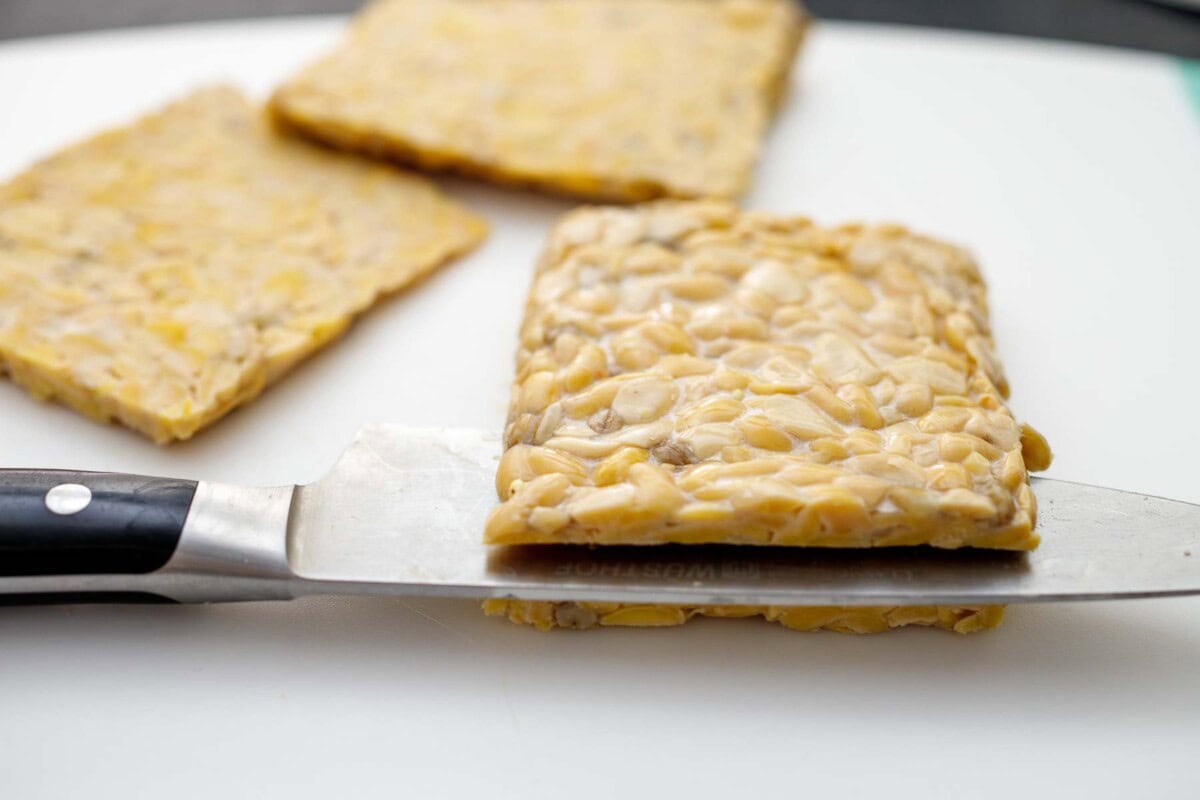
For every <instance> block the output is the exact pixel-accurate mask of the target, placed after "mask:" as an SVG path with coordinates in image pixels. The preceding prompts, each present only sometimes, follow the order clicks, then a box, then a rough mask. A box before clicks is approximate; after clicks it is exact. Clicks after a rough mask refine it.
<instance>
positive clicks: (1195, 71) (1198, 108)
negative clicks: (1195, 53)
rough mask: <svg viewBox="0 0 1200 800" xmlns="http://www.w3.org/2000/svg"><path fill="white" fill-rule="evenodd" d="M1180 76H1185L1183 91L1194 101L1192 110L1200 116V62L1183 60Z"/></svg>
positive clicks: (1181, 60)
mask: <svg viewBox="0 0 1200 800" xmlns="http://www.w3.org/2000/svg"><path fill="white" fill-rule="evenodd" d="M1179 74H1180V75H1182V76H1183V91H1184V92H1185V93H1186V94H1187V96H1188V97H1189V98H1190V99H1191V101H1192V109H1193V110H1195V112H1196V113H1197V114H1200V61H1194V60H1191V59H1185V58H1181V59H1180V60H1179Z"/></svg>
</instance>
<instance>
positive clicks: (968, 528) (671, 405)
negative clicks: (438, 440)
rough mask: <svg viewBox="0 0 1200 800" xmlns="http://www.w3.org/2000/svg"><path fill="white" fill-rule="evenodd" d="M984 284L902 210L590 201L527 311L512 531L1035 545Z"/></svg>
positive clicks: (516, 400)
mask: <svg viewBox="0 0 1200 800" xmlns="http://www.w3.org/2000/svg"><path fill="white" fill-rule="evenodd" d="M1006 391H1007V385H1006V382H1005V379H1004V376H1003V373H1002V371H1001V367H1000V363H999V361H998V360H997V359H996V356H995V354H994V352H993V343H992V338H991V335H990V332H989V327H988V315H987V307H986V302H985V290H984V284H983V280H982V278H981V277H980V274H979V271H978V269H977V268H976V266H975V263H974V262H973V261H972V259H971V258H970V257H969V256H968V254H967V253H965V252H964V251H963V250H961V249H958V248H956V247H952V246H950V245H947V244H943V243H940V242H937V241H935V240H932V239H929V238H926V237H922V236H917V235H915V234H912V233H909V232H907V231H905V230H904V229H902V228H899V227H895V226H873V227H872V226H860V225H846V226H841V227H835V228H822V227H818V226H815V225H813V224H811V223H809V222H808V221H806V220H803V219H796V218H784V217H774V216H769V215H765V214H759V213H741V212H739V211H738V210H737V209H736V208H734V207H733V206H732V205H729V204H726V203H722V202H696V203H677V202H660V203H654V204H648V205H644V206H641V207H636V208H628V209H621V208H587V209H581V210H578V211H575V212H573V213H571V214H569V215H567V216H566V217H565V218H564V219H563V220H562V221H561V223H560V224H559V225H558V226H557V227H556V228H555V229H554V231H553V232H552V234H551V235H550V238H549V243H548V245H547V247H546V249H545V252H544V254H543V256H542V259H541V263H540V264H539V266H538V269H537V275H536V277H535V280H534V283H533V287H532V290H531V292H530V297H529V302H528V306H527V309H526V315H525V320H524V323H523V325H522V328H521V336H520V349H519V352H518V355H517V377H516V382H515V384H514V388H513V393H512V401H511V405H510V411H509V418H508V424H507V428H506V432H505V439H506V446H507V448H508V449H507V450H506V452H505V454H504V456H503V458H502V460H501V463H500V466H499V470H498V474H497V490H498V492H499V495H500V498H501V500H502V501H503V502H502V503H501V505H500V506H499V507H498V508H497V509H496V510H495V511H494V512H493V514H492V515H491V517H490V518H489V520H488V525H487V530H486V538H487V541H488V542H491V543H496V544H534V543H568V542H569V543H589V544H653V543H665V542H677V543H726V544H757V545H789V546H825V547H878V546H888V545H917V544H928V545H934V546H937V547H946V548H954V547H963V546H973V547H992V548H1004V549H1013V550H1022V549H1030V548H1033V547H1035V546H1036V545H1037V541H1038V539H1037V535H1036V534H1035V533H1034V531H1033V527H1034V517H1035V502H1034V497H1033V493H1032V491H1031V490H1030V487H1029V482H1028V476H1027V472H1026V470H1027V467H1028V468H1030V469H1038V468H1044V467H1045V466H1046V465H1047V464H1048V461H1049V450H1048V449H1047V448H1046V446H1045V441H1044V440H1043V439H1041V437H1040V436H1038V435H1037V434H1036V433H1034V432H1033V431H1032V430H1030V429H1028V428H1023V427H1022V426H1020V425H1018V424H1017V422H1016V421H1015V420H1014V419H1013V417H1012V415H1011V414H1010V413H1009V411H1008V409H1007V408H1006V407H1005V405H1004V402H1003V398H1004V396H1005V394H1006Z"/></svg>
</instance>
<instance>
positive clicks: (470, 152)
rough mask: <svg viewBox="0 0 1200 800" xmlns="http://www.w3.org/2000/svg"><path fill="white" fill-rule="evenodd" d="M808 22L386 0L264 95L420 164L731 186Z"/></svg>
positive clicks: (764, 11) (547, 185)
mask: <svg viewBox="0 0 1200 800" xmlns="http://www.w3.org/2000/svg"><path fill="white" fill-rule="evenodd" d="M804 27H805V17H804V13H803V11H802V9H801V8H800V5H799V3H797V2H795V0H570V2H544V0H436V1H434V2H430V0H385V1H384V2H377V3H374V4H372V5H371V6H369V7H368V8H367V9H366V10H365V11H364V12H363V13H362V14H360V15H359V16H358V17H357V18H356V19H355V21H354V23H353V25H352V26H351V29H350V31H349V33H348V35H347V36H346V38H345V40H344V41H343V42H342V44H341V45H340V46H339V47H338V48H337V49H335V50H334V51H333V52H332V53H330V54H329V55H327V56H326V57H324V58H322V59H321V60H319V61H317V62H316V63H314V64H312V65H310V66H309V67H307V68H306V69H304V70H302V71H301V72H300V73H299V74H297V75H296V76H294V77H293V78H292V79H290V80H289V81H287V82H286V83H285V84H284V85H283V86H281V87H280V88H279V89H278V90H277V91H276V92H275V95H274V97H273V98H272V101H271V107H272V108H273V109H274V110H275V112H276V113H277V114H278V115H279V117H280V118H281V119H282V120H284V121H285V122H286V123H287V124H288V125H290V126H292V127H294V128H295V129H296V130H298V131H300V132H302V133H304V134H306V135H309V136H312V137H314V138H316V139H319V140H321V141H324V142H326V143H328V144H331V145H333V146H336V147H340V148H344V149H348V150H353V151H357V152H361V153H366V154H369V155H373V156H378V157H385V158H393V159H397V160H400V161H404V162H407V163H413V164H417V165H419V166H421V167H422V168H425V169H451V170H455V171H458V172H463V173H467V174H471V175H475V176H478V177H482V178H485V179H488V180H492V181H497V182H501V183H515V184H520V185H531V186H535V187H538V188H541V189H544V190H548V191H551V192H555V193H561V194H567V195H572V196H576V197H584V198H588V199H594V200H617V201H629V200H644V199H649V198H652V197H659V196H670V197H708V196H719V197H736V196H737V195H739V194H741V193H742V192H743V191H744V190H745V188H746V186H747V184H748V183H749V181H750V177H751V172H752V170H753V167H754V163H755V161H756V159H757V156H758V151H759V148H760V146H761V140H762V137H763V135H764V134H765V131H766V129H767V126H768V125H769V123H770V120H771V117H772V116H773V114H774V111H775V109H776V106H777V105H778V101H779V98H780V96H781V95H782V93H783V91H784V87H785V86H786V84H787V80H788V76H789V73H790V71H791V65H792V61H793V59H794V57H795V54H796V51H797V49H798V47H799V45H800V41H801V38H802V35H803V31H804ZM514 87H519V88H514Z"/></svg>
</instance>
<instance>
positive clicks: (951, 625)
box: [483, 599, 1004, 633]
mask: <svg viewBox="0 0 1200 800" xmlns="http://www.w3.org/2000/svg"><path fill="white" fill-rule="evenodd" d="M483 610H484V612H485V613H487V614H488V615H489V616H501V617H508V619H509V621H510V622H514V623H517V624H522V625H533V626H534V627H536V628H537V629H538V630H542V631H548V630H552V629H554V628H574V629H577V630H586V629H588V628H593V627H596V626H618V627H655V628H658V627H666V626H673V625H682V624H684V623H685V622H687V621H688V620H690V619H692V618H694V617H698V616H700V617H719V618H724V619H729V618H741V617H762V618H763V619H765V620H767V621H768V622H777V623H779V624H780V625H783V626H784V627H785V628H789V629H791V630H795V631H819V630H827V631H835V632H837V633H883V632H884V631H889V630H891V629H893V628H901V627H905V626H908V625H918V626H925V627H933V628H940V629H942V630H947V631H953V632H954V633H975V632H977V631H982V630H987V629H989V628H994V627H996V626H997V625H999V624H1000V622H1001V621H1002V620H1003V619H1004V606H977V607H964V608H951V607H943V606H901V607H884V606H862V607H848V606H806V607H796V606H666V605H622V604H618V603H555V602H550V601H543V600H502V599H494V600H485V601H484V603H483Z"/></svg>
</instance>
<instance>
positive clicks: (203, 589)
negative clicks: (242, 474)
mask: <svg viewBox="0 0 1200 800" xmlns="http://www.w3.org/2000/svg"><path fill="white" fill-rule="evenodd" d="M293 488H294V487H278V488H252V487H241V486H227V485H225V484H216V483H208V482H201V483H198V482H196V481H188V480H179V479H174V478H154V477H145V476H140V475H121V474H114V473H107V472H76V471H65V470H34V469H0V605H13V604H30V603H37V604H42V603H61V602H139V601H141V602H146V601H155V600H159V601H167V602H171V601H181V602H209V601H216V600H256V599H276V598H278V599H286V598H288V597H290V596H291V594H290V591H289V589H288V581H289V580H290V579H291V578H292V577H293V576H292V574H291V571H290V569H288V564H287V521H288V516H289V512H290V503H291V492H292V489H293Z"/></svg>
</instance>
